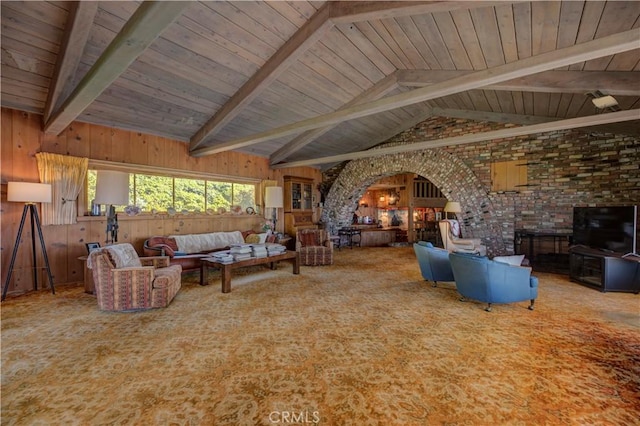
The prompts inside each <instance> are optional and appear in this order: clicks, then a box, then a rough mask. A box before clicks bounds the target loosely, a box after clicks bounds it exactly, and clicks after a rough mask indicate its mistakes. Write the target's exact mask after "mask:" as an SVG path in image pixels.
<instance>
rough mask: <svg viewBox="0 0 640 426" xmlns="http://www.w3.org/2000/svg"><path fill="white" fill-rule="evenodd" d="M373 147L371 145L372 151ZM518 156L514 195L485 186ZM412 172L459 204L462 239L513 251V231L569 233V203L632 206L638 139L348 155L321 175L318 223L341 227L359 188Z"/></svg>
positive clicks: (476, 127) (539, 139) (453, 122)
mask: <svg viewBox="0 0 640 426" xmlns="http://www.w3.org/2000/svg"><path fill="white" fill-rule="evenodd" d="M508 126H509V125H505V124H497V123H488V122H474V121H468V120H463V119H452V118H444V117H436V118H432V119H429V120H426V121H424V122H422V123H420V124H418V125H417V126H415V127H414V128H413V129H411V130H408V131H406V132H403V133H401V134H399V135H397V136H395V137H394V138H392V139H390V140H389V141H387V142H386V143H385V144H383V145H384V146H390V145H397V144H410V143H414V142H421V141H426V140H436V139H444V138H450V137H454V136H461V135H464V134H469V133H478V132H488V131H492V130H497V129H501V128H505V127H508ZM374 149H375V148H374ZM509 160H522V161H523V162H526V163H527V164H528V166H527V169H528V172H527V174H528V176H527V177H528V184H529V185H530V186H528V187H526V188H525V190H522V191H519V192H504V193H496V192H492V191H491V173H490V171H491V163H492V162H496V161H509ZM404 172H411V173H417V174H419V175H421V176H423V177H425V178H427V179H429V180H430V181H432V182H433V183H434V184H436V185H437V186H438V187H439V188H440V190H441V191H442V192H443V193H444V194H445V196H446V197H447V198H448V199H449V200H455V201H459V202H460V203H461V205H462V206H463V210H464V211H463V213H462V214H461V215H460V216H459V217H458V219H460V220H461V221H462V222H463V232H464V234H465V235H466V236H469V237H475V238H482V239H483V241H484V242H485V243H486V244H487V246H488V248H489V251H490V252H491V253H494V254H495V253H508V252H512V251H513V233H514V230H515V229H532V230H538V231H548V232H564V231H571V228H572V212H573V206H577V205H580V206H583V205H604V204H607V205H623V204H640V138H638V137H636V136H622V135H612V134H606V133H594V132H586V131H578V130H574V131H559V132H551V133H544V134H537V135H529V136H523V137H516V138H508V139H499V140H492V141H487V142H479V143H473V144H466V145H457V146H450V147H444V148H437V149H430V150H422V151H418V152H412V153H403V154H395V155H385V156H380V157H372V158H365V159H361V160H355V161H351V162H349V163H347V164H346V165H345V164H343V165H341V166H338V167H336V168H334V169H332V170H329V171H328V172H326V173H325V179H328V180H333V182H334V184H333V185H332V187H331V191H330V192H329V194H328V196H327V200H326V203H325V209H324V211H323V216H322V220H323V222H325V223H327V224H328V226H330V227H340V226H346V225H348V223H349V221H350V219H351V217H352V213H353V209H354V208H355V206H356V203H357V201H358V200H359V199H360V197H361V196H362V194H363V193H364V192H365V191H366V189H367V187H368V186H369V185H371V184H372V183H373V182H375V181H376V180H378V179H380V178H381V177H385V176H391V175H394V174H397V173H404Z"/></svg>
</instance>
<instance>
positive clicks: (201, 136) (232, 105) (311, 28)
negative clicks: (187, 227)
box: [189, 3, 333, 150]
mask: <svg viewBox="0 0 640 426" xmlns="http://www.w3.org/2000/svg"><path fill="white" fill-rule="evenodd" d="M329 8H330V3H325V4H324V5H323V6H322V7H321V8H320V9H319V10H318V11H317V12H316V13H315V14H314V15H313V16H312V17H311V18H310V19H309V20H308V21H307V22H306V23H305V24H304V25H303V26H302V27H300V28H299V29H298V31H296V33H295V34H294V35H293V36H292V37H291V38H290V39H289V40H287V41H286V42H285V43H284V45H282V47H281V48H280V49H278V51H277V52H276V53H275V54H274V55H273V56H271V57H270V58H269V59H268V60H267V62H266V63H265V64H264V66H262V67H261V68H260V69H259V70H258V71H257V72H256V73H255V74H253V75H252V76H251V78H249V80H248V81H247V82H246V83H245V84H244V85H243V86H242V87H241V88H240V89H239V90H238V91H237V92H236V93H235V94H234V95H233V96H232V97H231V98H230V99H229V100H228V101H227V102H226V103H225V104H224V105H223V106H222V108H220V109H219V110H218V112H216V114H215V115H214V116H213V117H211V119H210V120H209V121H207V122H206V123H205V124H204V126H202V127H201V128H200V129H199V130H198V131H197V132H196V133H195V134H194V135H193V136H192V137H191V143H190V146H189V148H190V149H191V150H193V149H195V148H197V147H198V146H200V145H201V144H202V143H203V142H204V140H205V139H206V138H207V137H209V136H211V135H213V134H215V133H216V132H217V131H219V130H220V129H222V128H223V127H224V126H225V125H226V124H228V123H229V122H230V121H231V120H233V119H234V118H235V117H237V116H238V114H239V113H240V112H241V111H242V109H244V107H246V106H247V105H248V104H249V103H251V101H253V100H254V99H255V98H256V97H258V95H260V94H261V93H262V91H263V90H264V89H266V88H267V87H269V85H270V84H271V83H272V82H273V81H274V80H276V79H277V78H278V77H279V76H280V75H281V74H282V73H283V72H284V71H285V70H286V69H288V68H289V66H290V65H291V64H293V63H294V62H295V61H297V60H298V58H299V57H300V56H301V55H302V54H304V53H305V52H306V51H307V50H308V49H309V48H310V47H311V46H313V45H314V44H315V43H316V42H317V41H318V40H319V39H320V38H322V36H324V34H325V33H326V31H327V30H328V29H330V28H331V27H332V26H333V23H332V22H331V21H330V20H329Z"/></svg>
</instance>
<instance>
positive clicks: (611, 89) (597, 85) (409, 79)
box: [397, 70, 640, 96]
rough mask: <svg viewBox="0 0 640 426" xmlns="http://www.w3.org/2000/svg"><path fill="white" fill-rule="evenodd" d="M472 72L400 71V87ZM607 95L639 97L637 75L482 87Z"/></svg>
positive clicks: (563, 74) (570, 74) (565, 75)
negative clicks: (602, 91)
mask: <svg viewBox="0 0 640 426" xmlns="http://www.w3.org/2000/svg"><path fill="white" fill-rule="evenodd" d="M471 73H473V71H455V70H454V71H445V70H398V72H397V74H398V84H399V85H401V86H409V87H424V86H429V85H431V84H435V83H440V82H442V81H446V80H450V79H452V78H456V77H460V76H462V75H469V74H471ZM605 87H606V92H607V93H606V94H607V95H616V96H618V95H619V96H640V72H638V71H544V72H541V73H538V74H534V75H529V76H525V77H520V78H516V79H513V80H508V81H503V82H500V83H497V84H492V85H490V86H486V87H483V89H489V90H510V91H520V92H543V93H582V94H586V93H588V92H593V91H595V90H603V88H605Z"/></svg>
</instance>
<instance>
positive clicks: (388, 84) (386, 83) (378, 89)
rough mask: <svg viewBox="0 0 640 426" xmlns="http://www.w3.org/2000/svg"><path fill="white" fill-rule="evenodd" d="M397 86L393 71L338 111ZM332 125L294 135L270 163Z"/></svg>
mask: <svg viewBox="0 0 640 426" xmlns="http://www.w3.org/2000/svg"><path fill="white" fill-rule="evenodd" d="M397 87H398V83H397V82H396V74H395V73H393V74H391V75H389V76H387V77H385V78H383V79H382V80H380V81H379V82H377V83H376V84H375V85H373V86H371V87H370V88H369V89H367V90H366V91H364V92H362V93H361V94H360V95H359V96H356V97H355V98H353V99H352V100H351V101H349V102H347V103H346V104H344V105H343V106H342V108H340V109H339V110H338V111H340V110H341V109H345V108H348V107H350V106H352V105H357V104H361V103H363V102H368V101H371V100H374V99H380V98H381V97H383V96H384V95H386V94H387V93H389V92H390V91H392V90H394V89H396V88H397ZM334 127H335V126H327V127H320V128H317V129H313V130H309V131H307V132H304V133H303V134H301V135H300V136H298V137H296V138H295V139H293V140H292V141H291V142H289V143H287V144H285V145H284V146H282V147H281V148H280V149H278V150H277V151H276V152H274V153H273V154H272V155H271V158H270V162H271V164H275V163H278V162H279V161H282V160H284V159H285V158H287V157H289V156H290V155H291V154H293V153H294V152H296V151H298V150H300V149H302V148H303V147H305V146H307V145H308V144H310V143H311V142H312V141H313V140H315V139H317V138H319V137H320V136H322V135H323V134H325V133H327V132H328V131H329V130H331V129H333V128H334Z"/></svg>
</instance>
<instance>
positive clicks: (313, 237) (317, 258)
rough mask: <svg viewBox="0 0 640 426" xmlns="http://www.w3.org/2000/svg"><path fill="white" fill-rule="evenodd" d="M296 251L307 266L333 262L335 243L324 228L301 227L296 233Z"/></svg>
mask: <svg viewBox="0 0 640 426" xmlns="http://www.w3.org/2000/svg"><path fill="white" fill-rule="evenodd" d="M296 251H297V252H299V253H300V263H301V264H302V265H306V266H319V265H331V264H333V243H332V242H331V240H330V239H329V235H328V234H327V232H326V231H325V230H324V229H310V228H309V229H301V230H299V231H298V232H297V233H296Z"/></svg>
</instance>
